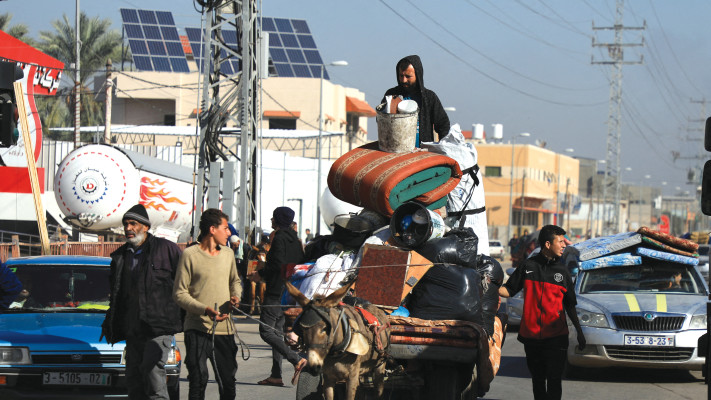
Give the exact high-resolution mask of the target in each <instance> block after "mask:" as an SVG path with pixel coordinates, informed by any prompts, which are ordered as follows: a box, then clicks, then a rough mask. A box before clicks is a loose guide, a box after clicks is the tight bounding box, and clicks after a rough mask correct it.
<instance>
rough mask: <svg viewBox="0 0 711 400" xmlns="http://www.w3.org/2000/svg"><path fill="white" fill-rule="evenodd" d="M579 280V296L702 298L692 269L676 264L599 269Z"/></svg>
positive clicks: (701, 289) (698, 283)
mask: <svg viewBox="0 0 711 400" xmlns="http://www.w3.org/2000/svg"><path fill="white" fill-rule="evenodd" d="M580 279H581V281H580V286H579V287H580V293H611V292H613V293H615V292H625V293H630V292H658V293H675V294H680V293H685V294H706V289H705V288H704V285H703V283H702V282H701V277H700V276H699V275H698V274H697V273H696V270H695V269H694V267H693V266H688V265H682V264H676V263H663V262H660V263H647V264H643V265H635V266H629V267H607V268H599V269H594V270H590V271H585V273H584V274H583V275H582V277H580Z"/></svg>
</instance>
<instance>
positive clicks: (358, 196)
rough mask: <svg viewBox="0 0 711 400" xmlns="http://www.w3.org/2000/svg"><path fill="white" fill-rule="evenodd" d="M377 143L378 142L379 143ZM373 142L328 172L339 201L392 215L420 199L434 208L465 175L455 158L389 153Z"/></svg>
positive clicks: (345, 157)
mask: <svg viewBox="0 0 711 400" xmlns="http://www.w3.org/2000/svg"><path fill="white" fill-rule="evenodd" d="M375 145H377V143H375ZM376 148H377V147H374V146H373V143H370V144H367V145H365V146H361V147H358V148H356V149H353V150H351V151H349V152H348V153H346V154H344V155H343V156H341V157H340V158H339V159H338V160H336V162H334V163H333V165H332V166H331V170H330V171H329V172H328V188H329V189H330V190H331V193H333V195H334V196H336V198H338V199H339V200H342V201H345V202H348V203H351V204H354V205H358V206H361V207H365V208H369V209H371V210H374V211H377V212H378V213H380V214H383V215H385V216H387V217H391V216H392V215H393V213H394V212H395V209H397V208H398V207H399V206H400V205H402V204H403V203H405V202H407V201H411V200H414V201H417V202H419V203H422V204H424V205H426V206H427V208H429V209H431V210H434V209H437V208H440V207H443V206H444V205H445V204H446V203H447V194H449V192H451V191H452V189H454V188H455V187H456V186H457V184H458V183H459V181H460V179H461V177H462V171H461V170H460V168H459V164H458V163H457V162H456V161H455V160H454V159H452V158H450V157H447V156H444V155H441V154H435V153H431V152H427V151H417V152H413V153H387V152H384V151H380V150H376Z"/></svg>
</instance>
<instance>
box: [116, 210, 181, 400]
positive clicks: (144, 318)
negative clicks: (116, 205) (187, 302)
mask: <svg viewBox="0 0 711 400" xmlns="http://www.w3.org/2000/svg"><path fill="white" fill-rule="evenodd" d="M122 222H123V229H124V233H125V235H126V244H124V245H123V246H121V247H119V248H118V249H117V250H116V251H115V252H113V253H112V254H111V275H110V277H109V282H110V285H111V296H110V302H109V309H108V311H107V312H106V318H105V319H104V323H103V324H102V328H103V335H104V336H106V341H107V342H108V343H111V344H114V343H117V342H120V341H121V340H124V339H125V340H126V381H127V384H128V396H129V398H130V399H144V398H149V399H168V389H167V387H166V374H165V369H163V367H164V365H165V363H166V361H167V360H168V354H169V352H170V350H171V344H172V335H174V334H175V333H178V332H180V331H181V330H182V323H181V321H180V308H179V307H178V305H177V304H176V303H175V302H174V301H173V299H172V296H171V295H172V292H173V278H175V269H176V267H177V265H178V259H179V258H180V248H178V246H177V245H176V244H175V243H173V242H171V241H168V240H166V239H162V238H157V237H155V236H153V235H151V234H150V233H148V229H149V228H150V227H151V221H150V220H149V219H148V213H147V212H146V209H145V207H143V205H141V204H136V205H135V206H133V207H131V209H129V210H128V212H126V214H124V216H123V220H122Z"/></svg>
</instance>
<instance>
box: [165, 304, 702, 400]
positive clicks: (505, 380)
mask: <svg viewBox="0 0 711 400" xmlns="http://www.w3.org/2000/svg"><path fill="white" fill-rule="evenodd" d="M235 322H236V326H237V329H238V332H239V334H240V337H241V338H242V340H244V341H245V342H246V343H247V344H248V345H249V348H250V352H251V355H250V358H249V360H247V361H243V360H242V359H241V358H238V360H239V370H238V371H237V398H262V399H293V398H294V397H295V389H294V387H293V386H292V385H291V383H290V382H289V380H290V379H291V375H292V373H293V368H292V366H291V364H289V363H288V362H287V361H284V362H283V371H284V378H285V379H284V383H285V385H284V387H269V386H260V385H257V381H259V380H261V379H264V378H266V377H267V376H269V372H270V369H271V348H269V347H267V346H266V344H265V343H264V342H262V340H261V339H260V337H259V331H258V327H257V324H256V322H254V321H250V320H247V319H246V318H244V317H238V318H236V319H235ZM516 335H517V333H516V331H513V332H511V331H510V332H508V333H507V338H506V343H505V344H504V349H503V357H502V360H501V369H500V370H499V373H498V374H497V376H496V378H495V379H494V381H493V382H492V383H491V389H490V390H489V392H488V393H487V394H486V396H485V397H484V399H522V400H525V399H533V395H532V392H531V378H530V375H529V373H528V369H527V367H526V358H525V354H524V351H523V345H521V343H520V342H518V341H517V340H516ZM178 343H179V345H180V347H181V350H183V351H184V346H183V342H182V335H179V336H178ZM588 372H589V375H588V376H587V377H586V378H585V379H576V380H567V379H566V380H564V381H563V398H565V399H645V400H654V399H660V400H674V399H704V398H706V390H707V388H706V385H705V384H704V382H703V378H702V376H701V372H700V371H692V372H688V371H681V370H646V369H630V368H606V369H600V370H588ZM180 390H181V396H180V397H181V398H182V399H186V398H187V395H188V381H187V370H186V369H185V367H184V366H183V370H182V373H181V382H180ZM205 398H206V399H218V398H219V396H218V390H217V383H216V382H215V381H214V379H213V377H212V374H211V375H210V382H209V383H208V387H207V394H206V397H205Z"/></svg>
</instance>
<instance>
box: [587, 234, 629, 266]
mask: <svg viewBox="0 0 711 400" xmlns="http://www.w3.org/2000/svg"><path fill="white" fill-rule="evenodd" d="M641 241H642V235H640V234H639V233H635V232H623V233H618V234H616V235H612V236H601V237H597V238H593V239H588V240H586V241H584V242H580V243H576V244H574V245H573V247H575V249H577V250H578V251H579V252H580V256H579V258H578V259H579V260H580V261H585V260H591V259H593V258H597V257H602V256H604V255H607V254H610V253H614V252H616V251H620V250H623V249H626V248H628V247H632V246H634V245H637V244H639V243H640V242H641Z"/></svg>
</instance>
